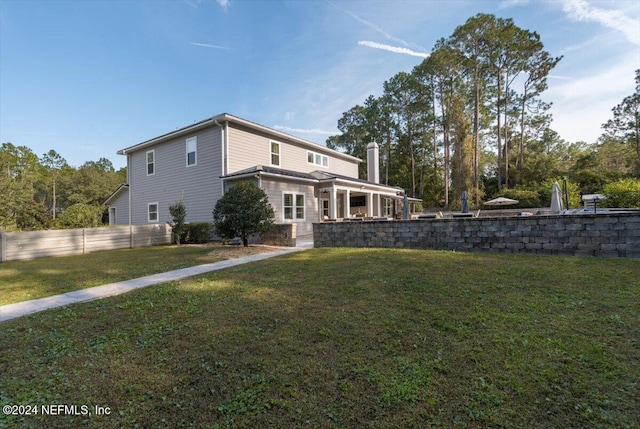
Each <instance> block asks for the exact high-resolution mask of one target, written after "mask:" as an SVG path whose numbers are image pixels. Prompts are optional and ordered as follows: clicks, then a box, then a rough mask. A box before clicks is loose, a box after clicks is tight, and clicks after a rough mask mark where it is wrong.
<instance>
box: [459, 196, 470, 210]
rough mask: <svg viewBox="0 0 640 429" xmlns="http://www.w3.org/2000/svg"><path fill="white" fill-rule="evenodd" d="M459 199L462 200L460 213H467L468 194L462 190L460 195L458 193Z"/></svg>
mask: <svg viewBox="0 0 640 429" xmlns="http://www.w3.org/2000/svg"><path fill="white" fill-rule="evenodd" d="M460 199H461V200H462V210H461V212H462V213H469V195H468V194H467V191H462V195H460Z"/></svg>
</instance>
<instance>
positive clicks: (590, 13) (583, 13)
mask: <svg viewBox="0 0 640 429" xmlns="http://www.w3.org/2000/svg"><path fill="white" fill-rule="evenodd" d="M562 10H563V11H564V12H565V13H566V14H567V16H568V17H569V19H571V20H572V21H595V22H598V23H600V24H602V25H604V26H605V27H608V28H611V29H613V30H616V31H619V32H621V33H622V34H624V36H625V37H626V38H627V40H629V41H630V42H631V43H633V44H634V45H640V31H638V29H640V20H638V19H633V18H629V17H628V16H626V15H625V14H624V12H622V11H621V10H607V9H600V8H597V7H593V6H591V5H590V4H589V2H587V1H586V0H563V2H562Z"/></svg>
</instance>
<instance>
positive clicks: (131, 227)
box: [129, 224, 133, 249]
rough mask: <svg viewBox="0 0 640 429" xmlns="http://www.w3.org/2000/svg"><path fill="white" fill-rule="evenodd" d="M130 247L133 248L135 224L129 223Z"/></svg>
mask: <svg viewBox="0 0 640 429" xmlns="http://www.w3.org/2000/svg"><path fill="white" fill-rule="evenodd" d="M129 249H133V225H131V224H129Z"/></svg>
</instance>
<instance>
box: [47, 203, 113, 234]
mask: <svg viewBox="0 0 640 429" xmlns="http://www.w3.org/2000/svg"><path fill="white" fill-rule="evenodd" d="M101 218H102V207H96V206H92V205H89V204H84V203H77V204H74V205H72V206H70V207H68V208H67V209H65V211H63V212H62V213H60V214H59V215H58V217H57V218H56V221H55V224H56V226H57V227H58V228H62V229H66V228H95V227H97V226H100V224H101V221H100V220H101Z"/></svg>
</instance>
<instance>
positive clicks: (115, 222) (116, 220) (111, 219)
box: [109, 206, 118, 226]
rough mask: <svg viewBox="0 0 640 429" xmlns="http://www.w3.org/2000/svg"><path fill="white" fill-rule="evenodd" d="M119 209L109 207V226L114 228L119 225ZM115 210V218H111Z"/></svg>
mask: <svg viewBox="0 0 640 429" xmlns="http://www.w3.org/2000/svg"><path fill="white" fill-rule="evenodd" d="M117 209H118V208H117V207H111V206H110V207H109V226H114V225H117V224H118V210H117ZM112 210H113V217H111V211H112Z"/></svg>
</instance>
